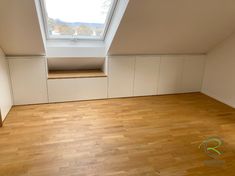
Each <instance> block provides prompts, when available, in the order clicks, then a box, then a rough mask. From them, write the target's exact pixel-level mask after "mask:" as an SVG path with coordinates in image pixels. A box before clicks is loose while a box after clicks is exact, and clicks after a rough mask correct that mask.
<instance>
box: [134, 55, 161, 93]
mask: <svg viewBox="0 0 235 176" xmlns="http://www.w3.org/2000/svg"><path fill="white" fill-rule="evenodd" d="M159 69H160V57H159V56H137V57H136V60H135V76H134V96H145V95H156V94H157V88H158V79H159Z"/></svg>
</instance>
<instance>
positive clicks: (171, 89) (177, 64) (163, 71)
mask: <svg viewBox="0 0 235 176" xmlns="http://www.w3.org/2000/svg"><path fill="white" fill-rule="evenodd" d="M183 63H184V60H183V58H182V57H181V56H162V58H161V66H160V77H159V88H158V94H159V95H161V94H174V93H180V92H181V80H182V72H183V65H184V64H183Z"/></svg>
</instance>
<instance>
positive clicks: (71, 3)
mask: <svg viewBox="0 0 235 176" xmlns="http://www.w3.org/2000/svg"><path fill="white" fill-rule="evenodd" d="M115 1H116V0H42V10H43V14H44V15H43V16H44V21H45V30H46V33H47V38H48V39H98V40H99V39H100V40H103V39H104V37H105V33H106V31H107V28H108V25H109V22H110V20H111V16H112V13H113V10H114V6H115V4H116V3H115Z"/></svg>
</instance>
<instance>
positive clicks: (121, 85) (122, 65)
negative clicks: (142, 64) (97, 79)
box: [108, 56, 135, 98]
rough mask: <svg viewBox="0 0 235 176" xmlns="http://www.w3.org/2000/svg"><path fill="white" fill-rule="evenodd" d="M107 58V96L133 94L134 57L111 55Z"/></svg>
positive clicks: (128, 95)
mask: <svg viewBox="0 0 235 176" xmlns="http://www.w3.org/2000/svg"><path fill="white" fill-rule="evenodd" d="M108 60H109V63H108V77H109V79H108V97H109V98H115V97H131V96H133V89H134V74H135V57H134V56H112V57H109V58H108Z"/></svg>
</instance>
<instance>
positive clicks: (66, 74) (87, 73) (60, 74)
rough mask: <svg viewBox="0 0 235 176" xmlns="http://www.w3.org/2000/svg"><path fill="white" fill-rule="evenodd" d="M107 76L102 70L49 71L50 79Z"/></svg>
mask: <svg viewBox="0 0 235 176" xmlns="http://www.w3.org/2000/svg"><path fill="white" fill-rule="evenodd" d="M95 77H107V75H105V73H104V72H103V71H102V70H69V71H49V73H48V79H69V78H95Z"/></svg>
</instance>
